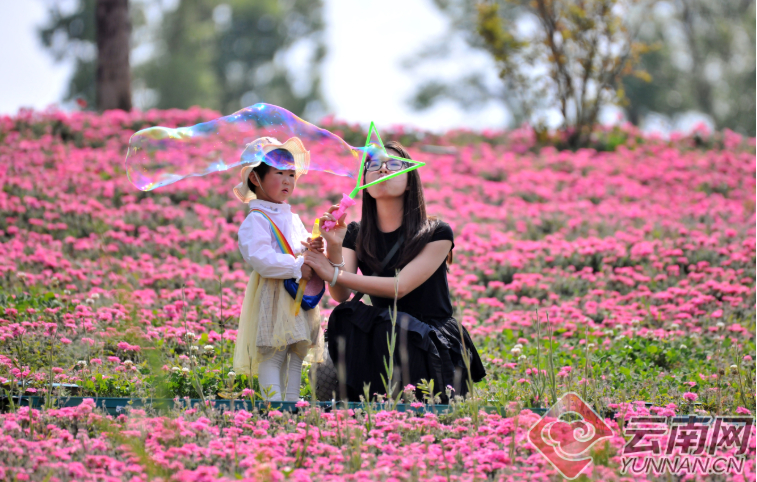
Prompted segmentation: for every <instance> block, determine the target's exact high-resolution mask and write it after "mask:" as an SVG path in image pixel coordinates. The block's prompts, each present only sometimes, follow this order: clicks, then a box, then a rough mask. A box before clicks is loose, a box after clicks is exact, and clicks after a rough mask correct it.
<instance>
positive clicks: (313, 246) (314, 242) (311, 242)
mask: <svg viewBox="0 0 757 482" xmlns="http://www.w3.org/2000/svg"><path fill="white" fill-rule="evenodd" d="M300 243H302V245H303V246H305V247H306V248H308V249H309V250H310V251H320V252H321V253H323V250H324V244H323V236H318V237H317V238H315V239H310V238H308V240H307V242H305V241H300Z"/></svg>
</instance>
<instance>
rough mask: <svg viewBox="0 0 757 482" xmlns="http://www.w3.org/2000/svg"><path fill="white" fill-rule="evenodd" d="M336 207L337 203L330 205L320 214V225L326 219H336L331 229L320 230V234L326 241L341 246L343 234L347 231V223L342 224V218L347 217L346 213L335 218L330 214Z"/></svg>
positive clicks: (337, 207)
mask: <svg viewBox="0 0 757 482" xmlns="http://www.w3.org/2000/svg"><path fill="white" fill-rule="evenodd" d="M337 209H339V205H338V204H335V205H333V206H331V207H330V208H329V209H328V211H326V212H325V213H323V216H321V217H320V218H319V219H320V220H321V226H323V223H324V222H326V221H336V226H334V229H332V230H331V231H326V230H322V231H321V236H322V237H323V238H325V239H326V242H327V243H329V244H337V245H339V246H341V245H342V241H344V235H345V234H346V233H347V225H346V224H344V218H346V217H347V213H344V214H343V215H342V217H340V218H339V219H336V218H335V217H334V216H332V215H331V213H333V212H334V211H336V210H337Z"/></svg>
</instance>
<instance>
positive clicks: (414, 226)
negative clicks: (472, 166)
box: [304, 142, 486, 402]
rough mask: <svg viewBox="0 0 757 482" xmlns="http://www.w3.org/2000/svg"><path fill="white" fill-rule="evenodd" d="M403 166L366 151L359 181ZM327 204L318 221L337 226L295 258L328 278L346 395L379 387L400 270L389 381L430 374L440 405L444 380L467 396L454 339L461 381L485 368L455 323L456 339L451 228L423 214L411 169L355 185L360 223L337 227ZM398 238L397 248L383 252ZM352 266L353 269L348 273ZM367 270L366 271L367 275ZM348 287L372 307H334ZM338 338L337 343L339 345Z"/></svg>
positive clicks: (333, 348)
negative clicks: (321, 246) (320, 249)
mask: <svg viewBox="0 0 757 482" xmlns="http://www.w3.org/2000/svg"><path fill="white" fill-rule="evenodd" d="M385 148H386V150H387V152H388V153H389V154H390V155H393V156H397V157H401V158H405V159H410V155H409V154H408V152H407V151H406V150H405V149H404V147H402V145H400V144H399V143H398V142H388V143H386V145H385ZM405 167H406V163H404V161H398V160H396V159H392V158H390V157H387V156H383V155H379V154H372V155H369V156H367V159H366V165H365V168H364V176H365V177H364V179H363V183H364V184H367V183H370V182H373V181H375V180H377V179H380V178H382V177H384V176H388V175H389V174H391V173H392V172H396V171H398V170H401V169H404V168H405ZM335 209H337V206H332V207H331V208H330V209H329V210H328V212H327V213H325V214H324V215H323V217H321V218H320V219H321V224H323V223H324V222H325V221H326V220H332V221H336V222H337V225H336V227H335V228H334V229H333V230H331V231H329V232H325V231H324V232H322V236H323V237H324V239H325V240H326V243H327V252H326V256H324V255H323V254H322V253H316V252H307V253H305V255H304V256H305V264H307V265H308V266H310V267H311V268H313V270H314V271H315V272H316V273H317V274H318V276H320V277H321V278H322V279H323V280H325V281H326V283H327V284H329V292H330V294H331V296H332V297H333V298H334V299H335V300H337V301H339V302H340V303H342V304H340V305H339V306H338V307H337V308H336V309H335V310H334V311H333V312H332V313H331V317H330V318H329V325H328V330H327V332H328V336H329V340H330V343H329V354H330V355H331V357H332V359H333V360H334V364H335V365H337V366H338V365H339V363H340V362H341V360H343V361H344V366H345V368H346V385H347V387H346V391H347V394H346V395H347V397H348V399H349V400H351V401H358V400H359V396H360V395H361V394H363V385H364V384H367V383H370V393H371V394H373V393H382V394H383V393H386V391H385V389H384V382H383V380H382V377H381V376H382V375H383V376H384V377H386V376H387V375H386V370H385V368H384V360H386V361H387V362H388V361H389V360H388V355H389V350H388V347H387V334H389V333H391V320H390V317H389V310H388V309H387V308H389V307H392V306H393V304H394V296H395V276H394V275H395V269H399V270H400V273H399V282H398V284H397V328H396V330H397V333H398V335H397V343H396V347H397V348H396V349H395V354H394V359H395V374H401V380H399V379H395V380H393V381H394V382H395V383H401V384H402V386H405V385H407V384H412V385H417V384H418V383H419V382H420V381H421V380H422V379H425V380H427V381H431V380H433V381H434V392H436V393H441V398H442V400H443V401H445V402H446V401H447V397H446V395H445V388H446V387H447V386H452V387H453V388H454V390H455V393H456V394H458V395H464V394H465V393H467V391H468V387H467V380H468V372H467V369H466V367H465V364H464V360H463V343H464V346H465V349H466V351H467V352H468V354H469V359H470V375H471V377H470V378H472V379H473V381H474V382H477V381H480V380H482V379H483V378H484V376H486V371H485V370H484V367H483V365H482V363H481V359H480V357H479V355H478V352H477V351H476V348H475V347H474V346H473V343H472V341H471V339H470V335H469V334H468V331H467V330H466V329H464V328H463V337H462V339H461V336H460V331H459V329H458V325H457V321H456V320H455V318H453V316H452V314H453V311H452V303H451V302H450V296H449V288H448V285H447V263H451V262H452V248H453V247H454V239H453V234H452V229H451V228H450V227H449V225H448V224H447V223H445V222H442V221H441V220H438V219H434V218H427V217H426V205H425V201H424V198H423V188H422V186H421V181H420V176H419V175H418V171H417V170H413V171H410V172H407V173H403V174H401V175H399V176H397V177H394V178H392V179H390V180H388V181H384V182H381V183H378V184H376V185H374V186H371V187H369V188H367V189H364V190H363V210H362V220H361V222H360V223H358V222H352V223H350V225H349V226H346V225H345V224H344V216H342V218H340V219H338V220H336V219H334V217H333V216H332V215H331V213H332V212H333V211H334V210H335ZM398 240H399V241H400V242H399V244H398V248H395V249H396V252H395V253H394V254H393V255H392V256H391V257H388V256H387V255H388V254H390V251H392V248H393V247H394V245H395V244H396V243H397V241H398ZM385 259H386V260H387V262H386V264H385V266H384V267H383V269H382V261H384V260H385ZM340 265H342V266H341V267H340ZM335 266H336V267H335ZM357 268H360V272H361V273H362V275H358V274H357ZM372 273H373V274H374V276H366V275H370V274H372ZM334 280H335V281H334ZM332 281H334V282H333V284H332ZM350 290H355V291H357V292H360V293H365V294H367V295H369V296H370V299H371V303H372V305H373V306H372V307H371V306H367V305H365V304H363V303H359V302H353V301H350V302H349V303H343V302H344V301H346V300H347V299H348V298H349V296H350ZM340 338H341V339H343V340H344V343H340V342H339V339H340ZM340 344H341V345H342V348H340V346H339V345H340ZM417 393H419V392H417Z"/></svg>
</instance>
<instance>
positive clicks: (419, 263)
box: [305, 240, 452, 302]
mask: <svg viewBox="0 0 757 482" xmlns="http://www.w3.org/2000/svg"><path fill="white" fill-rule="evenodd" d="M450 249H452V241H448V240H440V241H434V242H431V243H428V244H427V245H426V246H425V247H424V248H423V250H421V252H420V253H419V254H418V256H416V257H415V259H413V260H412V261H410V262H409V263H408V264H407V265H406V266H405V267H404V268H402V270H401V271H400V276H399V286H398V288H397V298H402V297H404V296H405V295H406V294H408V293H410V292H411V291H413V290H414V289H415V288H417V287H418V286H420V285H421V284H423V283H424V282H425V281H426V280H427V279H429V278H430V277H431V275H432V274H434V272H435V271H436V270H437V269H439V266H441V264H442V263H443V262H444V260H445V259H446V258H447V254H448V253H449V250H450ZM347 251H352V250H348V249H343V250H342V252H343V253H347ZM353 254H354V251H353ZM346 256H347V255H346V254H345V258H346ZM345 263H346V259H345ZM305 264H307V265H308V266H310V267H311V268H313V269H314V270H315V272H316V273H318V276H320V277H321V278H323V280H324V281H326V282H327V283H330V282H331V279H332V278H333V276H334V268H332V267H331V265H330V264H329V262H328V260H327V259H326V257H325V256H323V255H322V254H320V253H310V252H308V253H305ZM345 267H347V265H346V264H345ZM329 272H330V276H329ZM337 286H338V287H341V288H344V289H345V290H351V289H352V290H357V291H359V292H361V293H365V294H367V295H372V296H379V297H381V298H394V277H391V278H382V277H378V276H362V275H358V274H355V272H350V271H346V270H344V271H343V270H340V271H339V277H338V278H337V282H336V285H335V286H333V287H330V289H329V291H330V292H332V293H333V291H331V290H333V289H334V288H335V287H337ZM347 295H348V296H349V292H348V291H347ZM332 296H333V295H332ZM333 297H334V299H335V300H337V301H340V302H341V301H344V300H346V299H347V298H346V297H343V298H341V297H340V298H338V297H337V296H333Z"/></svg>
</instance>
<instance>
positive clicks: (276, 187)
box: [250, 167, 297, 204]
mask: <svg viewBox="0 0 757 482" xmlns="http://www.w3.org/2000/svg"><path fill="white" fill-rule="evenodd" d="M255 174H256V173H255V172H251V173H250V182H252V183H253V184H254V185H255V194H256V195H257V197H258V199H261V200H263V201H268V202H272V203H277V204H281V203H283V202H286V200H287V199H289V196H291V195H292V193H293V192H294V188H295V186H296V185H297V181H296V180H295V178H294V169H288V170H283V171H282V170H280V169H276V168H275V167H270V168H268V172H267V173H266V175H265V176H263V179H262V189H261V188H260V187H259V186H261V182H260V181H259V180H258V178H257V176H256V175H255Z"/></svg>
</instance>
